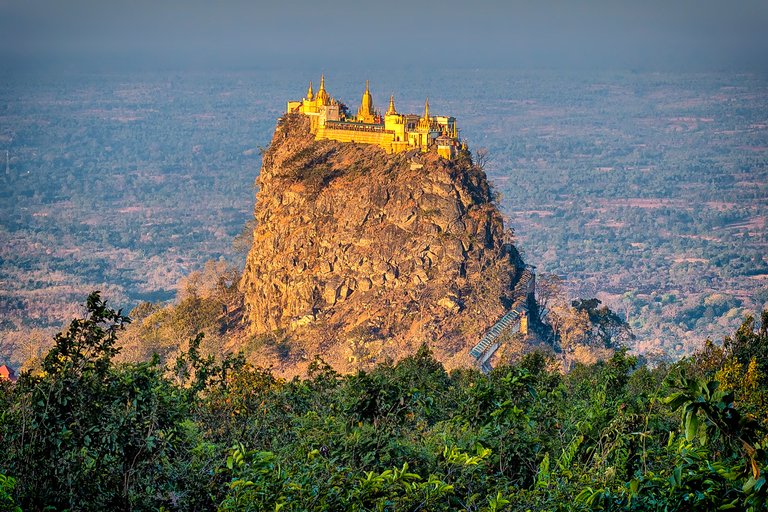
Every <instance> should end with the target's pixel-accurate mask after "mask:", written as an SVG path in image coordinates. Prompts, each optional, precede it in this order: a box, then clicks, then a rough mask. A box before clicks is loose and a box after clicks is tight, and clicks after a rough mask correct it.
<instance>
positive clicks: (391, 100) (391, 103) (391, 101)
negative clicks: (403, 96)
mask: <svg viewBox="0 0 768 512" xmlns="http://www.w3.org/2000/svg"><path fill="white" fill-rule="evenodd" d="M386 115H388V116H396V115H397V110H395V95H394V94H392V95H391V96H390V97H389V108H388V109H387V114H386Z"/></svg>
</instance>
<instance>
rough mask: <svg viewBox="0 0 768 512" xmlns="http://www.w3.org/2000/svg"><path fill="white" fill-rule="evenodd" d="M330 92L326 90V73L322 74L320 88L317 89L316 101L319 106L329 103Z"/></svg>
mask: <svg viewBox="0 0 768 512" xmlns="http://www.w3.org/2000/svg"><path fill="white" fill-rule="evenodd" d="M329 98H330V97H329V96H328V93H327V92H326V91H325V74H322V75H320V89H318V90H317V96H315V101H316V102H317V104H318V106H322V105H327V104H328V100H329Z"/></svg>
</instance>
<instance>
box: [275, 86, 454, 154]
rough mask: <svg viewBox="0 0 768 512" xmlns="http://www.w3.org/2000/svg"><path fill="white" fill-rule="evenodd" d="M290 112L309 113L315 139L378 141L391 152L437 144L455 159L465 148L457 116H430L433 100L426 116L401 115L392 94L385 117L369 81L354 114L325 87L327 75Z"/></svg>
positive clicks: (290, 105)
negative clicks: (373, 96) (462, 144)
mask: <svg viewBox="0 0 768 512" xmlns="http://www.w3.org/2000/svg"><path fill="white" fill-rule="evenodd" d="M287 112H288V113H289V114H290V113H299V114H304V115H306V116H309V119H310V130H311V132H312V133H313V134H314V135H315V139H317V140H323V139H330V140H336V141H339V142H358V143H362V144H376V145H377V146H379V147H381V148H383V149H384V150H385V151H386V152H387V153H400V152H401V151H408V150H411V149H420V150H421V151H429V150H430V148H432V147H436V149H437V153H438V154H439V155H440V156H442V157H444V158H448V159H451V158H454V157H455V156H456V154H457V152H458V150H459V148H460V147H461V144H460V143H459V139H458V130H457V129H456V118H454V117H446V116H430V114H429V99H427V101H426V103H425V104H424V115H421V116H420V115H417V114H399V113H398V112H397V110H395V98H394V96H390V98H389V108H388V109H387V112H386V114H384V116H382V115H381V113H380V112H377V111H376V110H374V108H373V98H372V97H371V92H370V90H369V88H368V81H366V82H365V92H364V93H363V98H362V101H361V102H360V108H359V109H357V115H356V116H351V115H350V114H349V113H348V112H347V111H346V108H345V107H344V106H343V105H342V104H340V103H339V102H338V101H336V99H335V98H332V97H331V96H330V95H329V94H328V92H327V91H326V90H325V76H323V77H322V78H321V79H320V89H318V91H317V93H315V92H314V91H313V90H312V82H309V89H308V90H307V96H306V98H302V99H301V100H299V101H289V102H288V108H287Z"/></svg>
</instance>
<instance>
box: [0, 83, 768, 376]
mask: <svg viewBox="0 0 768 512" xmlns="http://www.w3.org/2000/svg"><path fill="white" fill-rule="evenodd" d="M321 71H325V73H326V85H327V88H328V89H329V92H330V93H331V94H332V95H333V96H335V97H336V98H338V99H340V100H341V101H344V102H345V103H346V104H348V105H349V106H350V108H351V109H352V110H355V109H356V108H357V106H358V102H359V99H360V96H361V94H362V91H363V87H364V81H365V79H370V81H371V89H372V92H373V95H374V102H375V105H376V106H377V108H379V109H382V110H383V109H384V108H386V101H387V99H388V97H389V94H390V93H394V94H395V101H396V106H397V108H398V110H399V111H401V112H403V111H405V112H416V113H419V112H421V110H422V108H423V103H424V99H425V97H426V96H429V99H430V107H431V111H432V112H434V113H436V114H448V115H454V116H456V117H457V118H458V125H459V128H460V130H461V131H460V135H461V137H462V138H464V139H466V140H467V142H468V144H469V146H470V149H471V150H473V151H475V152H477V151H478V150H479V149H480V148H485V149H484V151H483V152H485V150H487V154H488V158H487V162H486V163H485V169H486V172H487V173H488V176H489V178H490V179H491V181H492V183H493V184H494V186H495V189H496V191H497V192H498V193H499V204H500V206H501V209H502V211H503V212H504V214H505V215H506V217H507V219H508V222H509V226H510V227H511V228H513V229H514V231H515V233H516V237H517V240H518V245H519V248H520V249H521V250H522V251H523V253H524V257H525V259H526V261H527V262H528V263H530V264H533V265H536V266H537V271H538V273H539V274H542V273H554V274H557V275H559V276H561V277H563V278H564V279H565V280H566V282H567V285H568V288H569V291H570V292H571V294H572V295H573V296H574V297H576V296H581V297H591V296H597V297H598V298H600V299H601V300H603V301H604V302H605V303H606V304H608V305H609V306H610V307H612V308H613V309H614V310H616V311H617V312H619V313H620V314H621V315H622V316H623V317H625V318H626V319H627V320H628V321H629V323H630V325H631V326H632V328H633V330H634V332H635V334H636V335H637V341H636V345H635V347H634V348H635V349H636V350H637V351H639V352H643V353H648V354H664V355H665V356H667V357H679V356H681V355H685V354H688V353H690V352H691V351H692V350H693V349H695V348H696V347H698V346H700V344H701V342H702V341H703V340H704V339H705V338H707V337H710V338H712V339H719V338H721V337H722V336H723V335H724V334H725V333H727V332H729V331H733V330H734V329H735V328H736V327H738V325H739V324H740V322H741V320H742V318H743V316H744V315H745V314H748V313H750V312H756V311H758V310H759V309H760V308H762V307H765V306H766V305H767V304H768V230H766V222H767V220H766V219H768V77H766V76H764V75H759V74H735V73H727V72H722V73H706V74H705V73H641V72H600V73H586V72H570V73H556V72H553V71H545V70H538V71H533V70H492V69H491V70H489V69H444V70H440V71H431V72H429V73H426V72H423V71H419V70H417V69H404V70H398V71H384V70H375V71H371V70H368V71H366V70H359V69H358V70H344V71H334V70H317V71H316V73H314V74H313V75H307V74H305V73H298V72H294V71H286V70H253V71H240V72H233V71H226V72H224V71H222V72H205V73H195V72H175V73H171V72H169V73H157V72H153V73H150V72H147V73H132V74H128V73H125V74H117V73H111V74H97V73H92V74H83V73H72V74H67V73H59V74H55V75H43V74H40V73H37V74H29V75H17V76H14V77H8V76H6V77H4V78H2V79H0V157H1V158H0V361H3V360H8V361H10V362H12V363H14V364H20V363H21V362H22V361H23V358H24V357H26V355H25V353H24V350H22V345H23V344H22V343H21V342H20V341H19V340H21V339H23V338H24V337H25V336H26V337H29V336H43V335H47V332H48V331H49V330H51V329H56V328H59V327H60V326H61V325H63V323H64V322H66V321H68V320H69V319H71V318H72V317H73V316H74V315H75V314H76V313H77V312H78V311H79V307H78V304H80V303H82V302H83V300H84V299H85V296H86V295H87V293H88V292H89V291H91V290H93V289H100V290H102V291H103V295H104V296H105V297H106V298H107V299H109V300H110V301H111V303H113V304H115V305H118V306H122V307H125V308H126V310H129V309H130V308H131V307H133V306H135V305H136V304H137V303H138V302H139V301H147V300H148V301H163V300H171V299H173V297H174V294H175V287H176V283H177V282H178V281H179V280H180V279H181V278H182V277H183V276H184V275H186V274H188V273H189V272H191V271H193V270H196V269H199V268H201V267H202V266H203V264H204V263H205V261H207V260H211V259H214V260H217V259H224V260H226V261H229V262H231V263H233V264H235V265H238V266H241V265H242V263H243V261H244V253H243V251H242V247H241V248H236V247H233V240H234V239H235V238H236V237H237V236H238V235H239V234H240V233H241V232H242V231H243V228H244V227H245V225H246V222H247V221H248V220H249V219H250V218H251V216H252V210H253V204H254V193H255V190H254V187H253V184H254V180H255V178H256V176H257V175H258V170H259V166H260V150H261V149H262V148H264V147H266V146H268V144H269V141H270V138H271V135H272V130H273V129H274V126H275V122H276V119H277V118H278V117H279V116H280V115H282V113H283V111H284V108H285V102H286V101H287V100H289V99H296V98H299V97H300V96H302V95H303V94H304V93H305V91H306V87H307V82H308V81H309V80H314V82H315V86H317V82H318V80H319V75H320V72H321ZM6 150H7V151H8V161H7V166H6V153H5V151H6ZM350 194H354V191H350ZM480 334H481V333H478V336H479V335H480Z"/></svg>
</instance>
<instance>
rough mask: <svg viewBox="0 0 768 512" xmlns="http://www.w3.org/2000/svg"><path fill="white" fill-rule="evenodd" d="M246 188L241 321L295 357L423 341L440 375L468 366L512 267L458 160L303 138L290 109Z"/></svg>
mask: <svg viewBox="0 0 768 512" xmlns="http://www.w3.org/2000/svg"><path fill="white" fill-rule="evenodd" d="M258 186H259V192H258V194H257V196H256V208H255V219H256V227H255V229H254V236H253V246H252V248H251V250H250V253H249V255H248V259H247V262H246V266H245V270H244V272H243V277H242V281H241V283H240V287H241V290H242V292H243V293H244V296H245V304H246V311H245V318H246V320H247V321H248V322H249V323H250V329H251V331H252V333H253V334H263V333H271V332H274V331H279V332H282V333H285V334H286V335H287V336H288V337H289V338H290V339H291V340H292V341H293V342H295V343H292V344H295V345H298V346H301V347H306V348H305V349H302V351H300V352H302V355H303V356H304V357H309V356H311V355H313V354H312V353H313V352H315V353H320V354H321V355H323V357H325V358H326V360H332V361H334V362H335V363H337V364H341V366H344V364H349V365H355V364H357V365H360V364H362V363H363V362H365V361H371V362H372V361H374V360H376V359H377V358H378V359H380V358H381V357H382V356H387V357H393V358H397V357H398V356H400V355H402V354H405V353H407V352H408V351H409V350H411V349H412V348H413V347H415V346H418V345H419V344H421V343H422V342H427V343H429V344H430V346H431V347H432V348H433V350H434V352H435V354H436V355H437V356H438V358H440V359H442V360H443V361H444V362H446V363H448V365H449V366H455V365H458V364H468V363H469V362H470V360H469V358H468V356H467V354H466V353H467V350H468V348H469V347H471V346H472V345H473V344H474V343H476V342H477V339H478V337H479V336H481V335H482V332H483V330H484V329H485V328H487V327H488V326H489V325H491V324H492V323H493V322H494V321H495V320H497V319H498V318H499V317H500V316H501V315H502V314H503V312H504V309H505V307H506V306H508V305H509V301H510V300H511V296H512V290H513V288H514V286H515V284H516V282H517V280H518V279H519V276H520V275H521V273H522V269H523V267H524V264H523V262H522V260H521V258H520V256H519V254H518V252H517V250H516V249H515V247H514V245H513V244H512V235H511V232H510V231H508V230H505V229H504V225H503V220H502V217H501V215H500V213H499V211H498V210H497V208H496V206H495V205H494V204H493V197H492V191H491V189H490V187H489V185H488V182H487V180H486V177H485V173H484V172H483V171H482V170H480V169H479V168H477V167H475V166H474V165H473V164H472V162H471V158H470V156H469V154H468V153H466V154H464V155H460V157H459V158H457V159H455V160H452V161H448V160H445V159H443V158H440V157H439V156H438V155H437V154H435V153H419V152H409V153H401V154H398V155H387V154H385V152H384V151H383V150H381V149H379V148H378V147H375V146H370V145H360V144H354V143H338V142H333V141H315V140H314V138H313V137H312V135H310V133H309V122H308V120H307V118H305V117H304V116H301V115H296V114H292V115H286V116H285V117H284V118H282V119H281V120H280V121H279V123H278V125H277V128H276V130H275V134H274V137H273V139H272V143H271V145H270V147H269V149H268V150H267V151H266V153H265V154H264V160H263V167H262V170H261V175H260V176H259V179H258ZM451 362H454V363H455V364H451Z"/></svg>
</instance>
